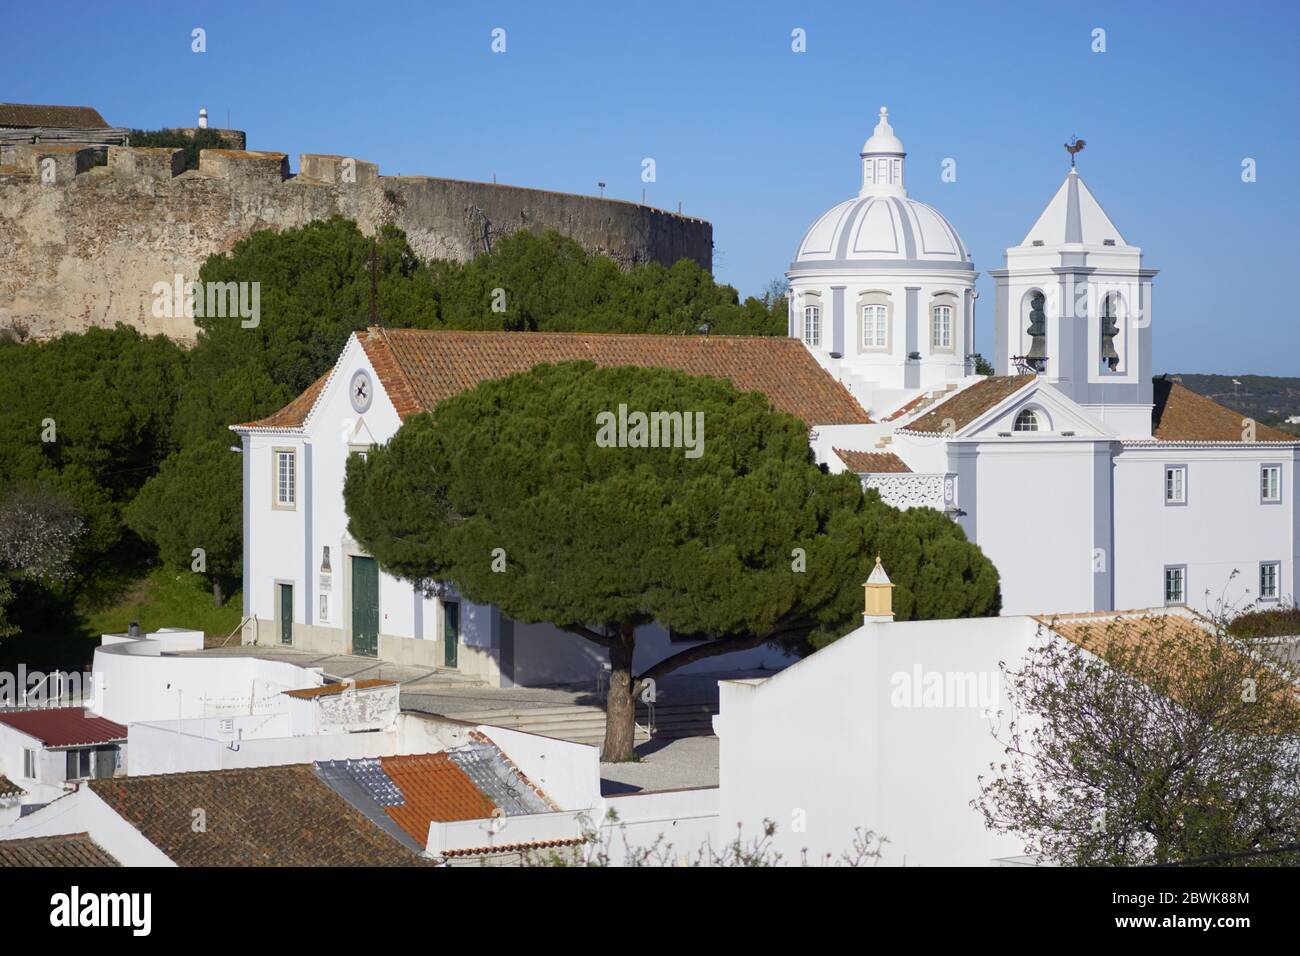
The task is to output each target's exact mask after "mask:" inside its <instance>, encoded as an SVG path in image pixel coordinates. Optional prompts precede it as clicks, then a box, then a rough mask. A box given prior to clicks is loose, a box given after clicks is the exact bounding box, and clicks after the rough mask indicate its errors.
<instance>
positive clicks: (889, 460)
mask: <svg viewBox="0 0 1300 956" xmlns="http://www.w3.org/2000/svg"><path fill="white" fill-rule="evenodd" d="M835 454H836V455H838V456H839V458H840V461H842V462H844V464H845V465H847V466H848V469H849V471H852V472H855V473H857V474H859V475H866V474H879V473H880V472H906V471H911V470H912V469H911V468H908V467H907V462H905V461H903V459H901V458H899V457H898V456H897V455H895V454H894V453H893V452H887V451H884V452H877V451H850V450H848V449H845V448H836V449H835Z"/></svg>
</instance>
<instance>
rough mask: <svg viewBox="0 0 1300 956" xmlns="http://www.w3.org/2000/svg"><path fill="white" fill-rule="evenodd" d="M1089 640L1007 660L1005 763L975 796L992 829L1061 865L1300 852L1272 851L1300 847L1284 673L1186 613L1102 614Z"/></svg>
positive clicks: (1293, 729)
mask: <svg viewBox="0 0 1300 956" xmlns="http://www.w3.org/2000/svg"><path fill="white" fill-rule="evenodd" d="M1081 640H1082V644H1083V646H1080V645H1079V644H1074V643H1067V642H1065V641H1064V640H1056V639H1053V640H1049V641H1045V642H1044V643H1043V644H1042V645H1040V646H1038V647H1036V648H1035V649H1034V650H1032V651H1031V652H1030V654H1029V655H1028V657H1027V658H1026V659H1025V660H1024V661H1023V662H1022V663H1020V664H1019V665H1018V666H1015V667H1010V668H1007V667H1005V666H1004V669H1005V670H1006V676H1007V680H1006V686H1007V688H1008V696H1009V698H1010V709H1009V712H1008V713H1009V715H1010V717H1011V718H1012V719H1010V722H1009V723H1008V724H1007V726H1006V727H1005V728H999V729H997V730H996V731H995V733H996V735H997V737H998V739H999V740H1000V741H1001V742H1002V743H1003V745H1004V748H1005V757H1004V759H1003V760H1001V761H999V762H998V763H996V764H993V765H992V766H991V767H990V773H989V775H988V776H987V777H986V778H985V779H983V780H982V781H981V793H980V796H979V798H978V799H977V800H976V801H974V803H975V806H976V807H977V809H979V810H980V811H982V812H983V815H984V818H985V822H986V823H987V825H988V826H989V827H990V828H992V829H994V830H996V831H998V832H1001V833H1009V834H1014V835H1016V836H1018V837H1020V838H1021V839H1022V840H1023V841H1024V844H1025V852H1026V853H1028V854H1030V855H1032V856H1035V857H1043V858H1046V859H1047V860H1050V861H1054V862H1056V863H1060V864H1063V865H1074V866H1145V865H1150V864H1157V863H1177V862H1187V861H1206V862H1237V863H1251V862H1255V863H1262V864H1265V865H1278V864H1279V863H1285V862H1291V861H1294V860H1295V859H1297V857H1300V853H1295V852H1292V853H1290V854H1289V855H1274V854H1272V853H1270V852H1268V851H1275V850H1278V849H1279V848H1285V847H1288V846H1292V847H1293V846H1295V845H1296V844H1297V843H1298V842H1300V704H1298V703H1297V697H1296V686H1295V683H1294V676H1293V675H1292V674H1290V673H1288V671H1287V669H1286V668H1284V667H1282V666H1280V665H1278V664H1274V663H1271V662H1267V659H1266V658H1262V657H1260V656H1259V655H1258V654H1257V653H1255V650H1253V649H1251V648H1247V647H1245V646H1244V645H1241V644H1239V643H1238V642H1236V641H1234V640H1233V639H1232V638H1230V637H1228V636H1227V634H1226V632H1225V630H1224V628H1223V626H1222V624H1221V623H1220V624H1219V626H1218V627H1217V628H1215V629H1212V630H1202V629H1200V628H1198V627H1197V626H1195V625H1192V624H1190V623H1189V622H1188V620H1187V619H1186V618H1181V617H1172V616H1171V617H1150V618H1146V619H1142V620H1140V621H1136V622H1134V621H1126V622H1122V623H1121V622H1105V621H1099V622H1097V624H1096V625H1095V626H1093V627H1091V628H1089V629H1087V631H1086V632H1085V633H1084V634H1083V636H1082V638H1081ZM1085 647H1087V648H1089V649H1090V651H1095V652H1096V653H1095V654H1094V653H1091V652H1090V651H1089V650H1085V649H1084V648H1085ZM1261 851H1262V852H1261Z"/></svg>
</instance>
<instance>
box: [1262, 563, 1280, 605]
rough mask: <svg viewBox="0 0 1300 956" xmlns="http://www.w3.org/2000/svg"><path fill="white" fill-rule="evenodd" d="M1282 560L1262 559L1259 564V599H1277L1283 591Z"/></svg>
mask: <svg viewBox="0 0 1300 956" xmlns="http://www.w3.org/2000/svg"><path fill="white" fill-rule="evenodd" d="M1281 582H1282V562H1281V561H1261V562H1260V565H1259V599H1260V600H1261V601H1276V600H1277V599H1278V596H1279V594H1280V592H1281Z"/></svg>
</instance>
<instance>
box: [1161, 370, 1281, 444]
mask: <svg viewBox="0 0 1300 956" xmlns="http://www.w3.org/2000/svg"><path fill="white" fill-rule="evenodd" d="M1248 420H1249V416H1247V415H1244V414H1243V413H1241V412H1237V411H1233V410H1232V409H1231V408H1226V407H1224V406H1223V405H1220V404H1219V403H1218V402H1216V401H1213V400H1212V399H1208V398H1206V397H1205V396H1204V395H1197V394H1196V393H1195V392H1193V391H1192V390H1191V389H1190V388H1185V387H1183V386H1182V385H1179V384H1178V383H1177V382H1171V381H1169V380H1168V379H1164V378H1158V379H1156V381H1155V389H1154V407H1153V408H1152V409H1151V436H1152V437H1153V438H1155V439H1157V440H1159V441H1230V442H1240V441H1243V440H1244V438H1243V434H1244V432H1245V430H1246V422H1247V421H1248ZM1254 440H1255V441H1260V442H1271V441H1288V442H1293V441H1300V439H1297V438H1296V436H1294V435H1288V434H1287V433H1286V432H1283V431H1279V430H1278V429H1276V428H1270V427H1269V426H1267V425H1260V424H1256V425H1255V438H1254Z"/></svg>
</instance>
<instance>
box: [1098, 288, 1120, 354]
mask: <svg viewBox="0 0 1300 956" xmlns="http://www.w3.org/2000/svg"><path fill="white" fill-rule="evenodd" d="M1114 312H1115V303H1114V300H1112V299H1109V298H1108V299H1107V300H1106V307H1105V309H1104V310H1103V311H1102V316H1101V360H1102V361H1103V362H1105V363H1106V367H1107V368H1108V369H1110V370H1111V371H1112V372H1113V371H1115V369H1117V368H1119V353H1118V352H1116V351H1115V336H1116V335H1118V334H1119V326H1118V325H1116V324H1115V315H1114Z"/></svg>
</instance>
